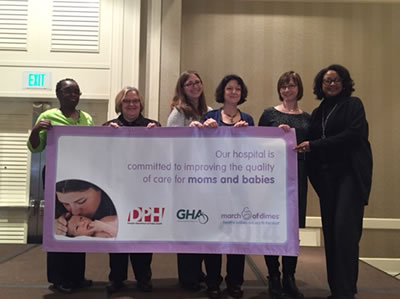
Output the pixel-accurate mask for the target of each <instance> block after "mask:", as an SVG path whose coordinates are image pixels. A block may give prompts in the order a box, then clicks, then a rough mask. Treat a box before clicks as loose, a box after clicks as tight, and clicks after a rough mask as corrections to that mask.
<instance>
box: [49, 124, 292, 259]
mask: <svg viewBox="0 0 400 299" xmlns="http://www.w3.org/2000/svg"><path fill="white" fill-rule="evenodd" d="M61 136H90V137H93V136H101V137H110V138H112V137H149V138H152V137H158V138H170V137H195V138H207V137H267V138H280V139H283V140H284V141H285V143H286V147H287V151H286V152H287V171H286V175H287V180H286V181H287V201H286V202H287V207H286V210H287V219H288V225H287V229H288V231H287V236H288V239H287V242H285V243H283V244H271V243H265V244H263V243H255V244H253V243H247V242H246V243H232V242H179V241H176V242H173V241H169V242H165V241H160V242H155V241H143V242H138V241H116V240H97V239H94V240H90V241H89V240H80V241H67V240H56V239H55V238H54V236H53V221H54V219H53V211H54V205H55V200H54V194H55V184H56V181H55V180H56V179H55V178H56V170H57V165H56V161H57V152H58V149H57V143H58V142H57V141H58V138H59V137H61ZM295 144H296V136H295V133H294V130H291V132H288V133H285V132H284V131H283V130H282V129H280V128H274V127H245V128H230V127H221V128H218V129H212V128H204V129H198V128H190V127H176V128H172V127H169V128H151V129H149V128H140V127H137V128H118V129H115V128H110V127H80V126H54V127H53V128H52V129H50V130H49V131H48V134H47V146H46V184H45V185H46V189H45V192H44V196H45V207H44V229H43V248H44V250H46V251H63V252H160V253H161V252H164V253H167V252H180V253H185V252H186V253H229V254H231V253H233V254H267V255H298V252H299V241H298V240H299V236H298V213H297V209H294V208H290V207H289V206H290V202H292V203H293V204H294V205H296V204H297V194H298V193H297V184H290V182H293V181H295V182H297V155H296V153H295V152H294V151H293V150H292V149H293V147H294V146H295Z"/></svg>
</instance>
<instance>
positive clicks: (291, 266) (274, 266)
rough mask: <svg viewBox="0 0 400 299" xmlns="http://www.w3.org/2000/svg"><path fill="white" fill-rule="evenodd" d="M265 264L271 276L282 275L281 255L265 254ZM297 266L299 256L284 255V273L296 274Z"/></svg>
mask: <svg viewBox="0 0 400 299" xmlns="http://www.w3.org/2000/svg"><path fill="white" fill-rule="evenodd" d="M264 259H265V264H266V265H267V268H268V274H269V276H270V277H280V275H281V272H280V271H279V256H276V255H264ZM296 266H297V256H282V273H283V275H294V273H295V272H296Z"/></svg>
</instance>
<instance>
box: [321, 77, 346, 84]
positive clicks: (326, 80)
mask: <svg viewBox="0 0 400 299" xmlns="http://www.w3.org/2000/svg"><path fill="white" fill-rule="evenodd" d="M322 81H323V83H325V84H326V85H332V83H335V84H340V83H342V79H340V78H335V79H324V80H322Z"/></svg>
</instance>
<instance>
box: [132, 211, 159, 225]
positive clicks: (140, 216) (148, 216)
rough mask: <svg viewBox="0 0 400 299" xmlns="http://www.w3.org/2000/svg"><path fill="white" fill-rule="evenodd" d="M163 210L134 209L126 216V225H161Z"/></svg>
mask: <svg viewBox="0 0 400 299" xmlns="http://www.w3.org/2000/svg"><path fill="white" fill-rule="evenodd" d="M164 212H165V208H159V207H153V208H151V207H150V208H143V207H137V208H134V209H133V210H132V211H130V212H129V214H128V224H161V223H162V219H163V218H164Z"/></svg>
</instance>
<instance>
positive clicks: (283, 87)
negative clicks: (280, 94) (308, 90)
mask: <svg viewBox="0 0 400 299" xmlns="http://www.w3.org/2000/svg"><path fill="white" fill-rule="evenodd" d="M296 87H297V85H294V84H289V85H282V86H281V87H280V89H283V90H285V89H286V88H289V89H294V88H296Z"/></svg>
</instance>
